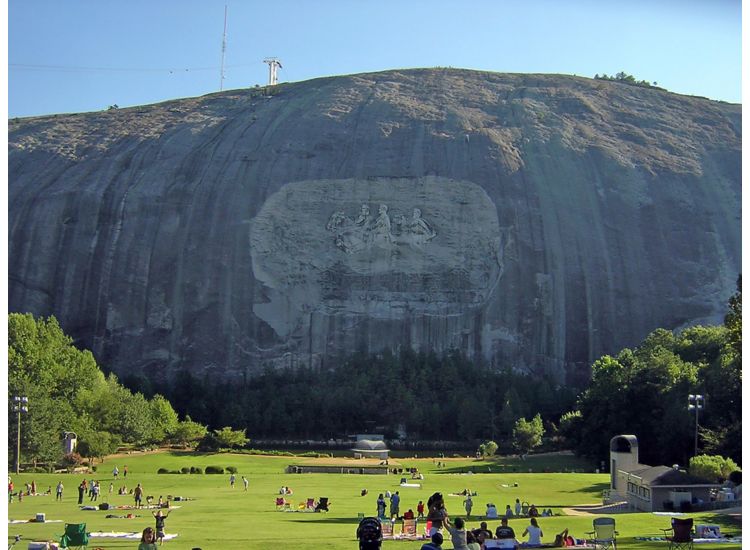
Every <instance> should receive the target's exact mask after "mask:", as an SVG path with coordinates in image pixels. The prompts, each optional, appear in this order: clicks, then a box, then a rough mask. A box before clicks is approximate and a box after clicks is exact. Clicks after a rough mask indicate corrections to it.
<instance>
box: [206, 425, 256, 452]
mask: <svg viewBox="0 0 750 550" xmlns="http://www.w3.org/2000/svg"><path fill="white" fill-rule="evenodd" d="M214 437H215V438H216V441H217V442H218V443H219V445H220V446H221V447H228V448H230V449H231V448H234V447H243V446H245V445H247V444H248V442H249V441H250V440H249V439H248V438H247V436H246V435H245V430H233V429H232V428H230V427H229V426H225V427H223V428H221V429H220V430H214Z"/></svg>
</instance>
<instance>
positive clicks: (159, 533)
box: [151, 509, 169, 546]
mask: <svg viewBox="0 0 750 550" xmlns="http://www.w3.org/2000/svg"><path fill="white" fill-rule="evenodd" d="M151 514H152V515H153V516H154V518H155V519H156V538H157V540H158V541H159V546H161V545H162V544H164V520H166V519H167V516H169V512H167V513H166V514H162V511H161V509H159V510H157V511H156V512H151Z"/></svg>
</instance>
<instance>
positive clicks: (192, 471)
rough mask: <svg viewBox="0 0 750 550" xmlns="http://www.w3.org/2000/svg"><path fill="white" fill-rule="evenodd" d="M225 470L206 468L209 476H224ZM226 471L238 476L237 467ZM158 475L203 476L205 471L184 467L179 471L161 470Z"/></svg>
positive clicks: (230, 467) (219, 467)
mask: <svg viewBox="0 0 750 550" xmlns="http://www.w3.org/2000/svg"><path fill="white" fill-rule="evenodd" d="M224 470H225V468H223V467H221V466H206V473H207V474H223V473H224ZM226 471H227V472H229V473H230V474H236V473H237V468H236V467H235V466H227V467H226ZM156 473H157V474H202V473H203V469H202V468H200V467H196V466H190V468H188V467H187V466H183V467H182V468H180V469H179V470H169V469H168V468H159V469H158V470H157V471H156Z"/></svg>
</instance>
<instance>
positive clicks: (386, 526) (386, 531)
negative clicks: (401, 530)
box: [380, 519, 393, 539]
mask: <svg viewBox="0 0 750 550" xmlns="http://www.w3.org/2000/svg"><path fill="white" fill-rule="evenodd" d="M380 529H381V532H382V534H383V538H384V539H392V538H393V523H392V522H391V520H388V519H387V520H385V521H381V522H380Z"/></svg>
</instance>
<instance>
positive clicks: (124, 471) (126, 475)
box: [122, 464, 128, 477]
mask: <svg viewBox="0 0 750 550" xmlns="http://www.w3.org/2000/svg"><path fill="white" fill-rule="evenodd" d="M122 477H128V465H127V464H125V466H123V467H122Z"/></svg>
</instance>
